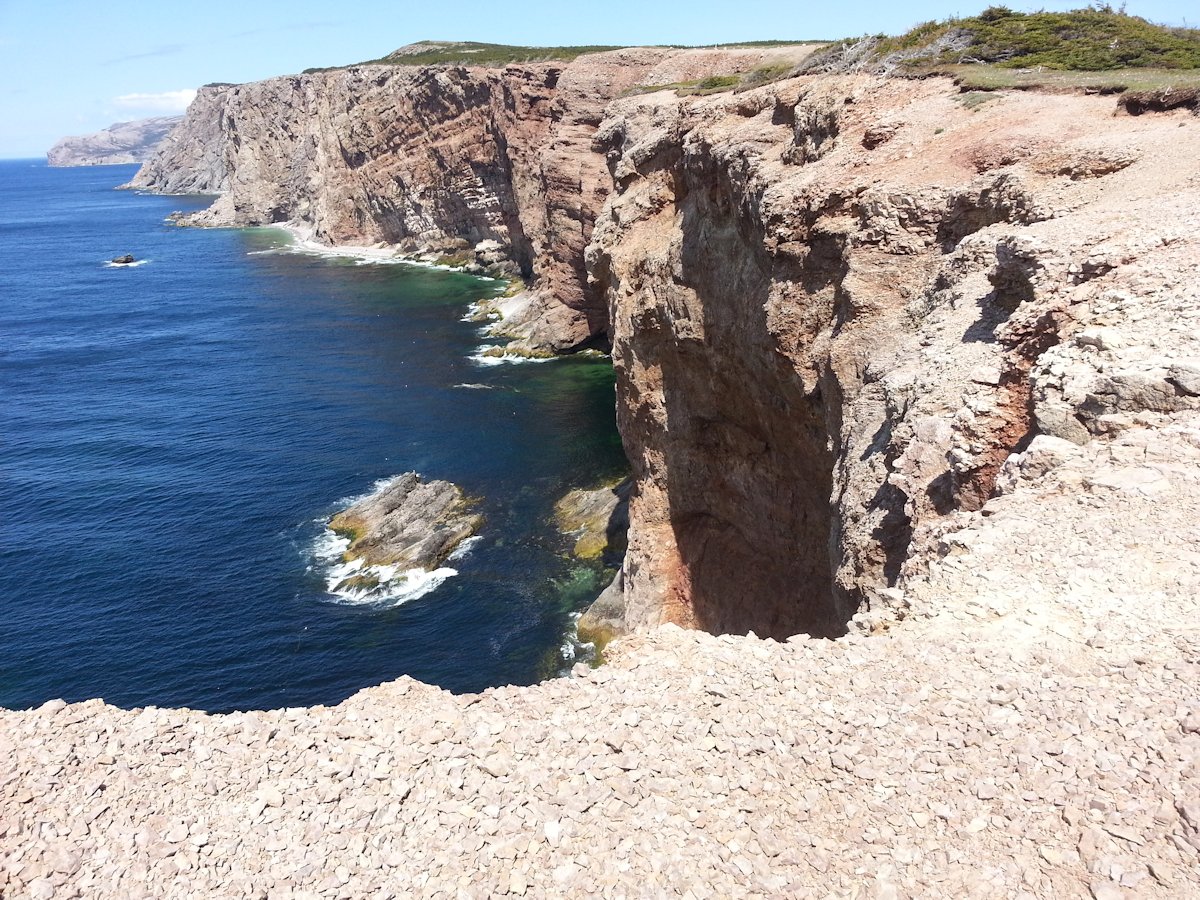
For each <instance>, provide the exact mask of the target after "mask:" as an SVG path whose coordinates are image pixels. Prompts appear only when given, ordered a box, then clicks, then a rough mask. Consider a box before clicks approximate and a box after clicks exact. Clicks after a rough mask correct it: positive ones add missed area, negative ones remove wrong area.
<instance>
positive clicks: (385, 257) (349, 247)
mask: <svg viewBox="0 0 1200 900" xmlns="http://www.w3.org/2000/svg"><path fill="white" fill-rule="evenodd" d="M263 227H266V228H275V229H278V230H279V231H285V232H287V233H288V234H289V235H290V236H291V242H290V243H289V244H287V245H286V246H283V247H276V248H272V249H271V250H252V251H250V253H249V254H248V255H258V254H264V255H265V254H267V253H303V254H307V255H310V256H324V257H328V258H330V259H352V260H354V263H355V265H359V266H378V265H405V266H420V267H421V268H424V269H440V270H441V271H443V272H461V271H463V269H462V268H461V267H460V266H447V265H444V264H441V263H438V262H435V261H434V260H435V259H436V257H434V256H433V255H432V254H428V253H427V254H415V253H412V252H410V251H405V250H401V249H400V248H399V247H397V246H394V245H390V244H382V243H381V244H376V245H375V246H373V247H366V246H361V245H355V244H340V245H338V246H336V247H331V246H329V245H328V244H322V243H321V242H320V241H317V240H315V239H314V237H313V230H312V228H310V227H306V226H301V225H296V224H294V223H291V222H280V223H276V224H274V225H267V226H263ZM474 277H475V278H477V279H479V280H480V281H498V280H499V279H496V278H486V277H484V276H481V275H475V276H474Z"/></svg>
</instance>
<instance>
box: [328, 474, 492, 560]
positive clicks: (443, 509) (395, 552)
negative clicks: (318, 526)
mask: <svg viewBox="0 0 1200 900" xmlns="http://www.w3.org/2000/svg"><path fill="white" fill-rule="evenodd" d="M482 521H483V517H482V516H481V515H479V514H478V513H474V512H471V509H470V502H469V501H468V500H467V498H466V497H464V496H463V492H462V490H461V489H460V488H459V487H458V486H456V485H453V484H451V483H450V482H448V481H422V480H421V476H420V475H418V474H417V473H416V472H406V473H405V474H403V475H399V476H397V477H396V478H393V479H392V480H391V481H389V482H387V483H386V484H384V485H382V486H381V487H380V488H379V489H378V490H376V491H374V492H373V493H372V494H371V495H370V496H368V497H365V498H363V499H362V500H359V501H358V502H357V503H355V504H354V505H352V506H350V507H349V508H347V509H345V510H343V511H342V512H340V513H338V514H337V515H335V516H334V517H333V518H332V519H330V521H329V528H330V529H331V530H332V531H333V532H334V533H335V534H338V535H341V536H343V537H345V538H347V539H349V541H350V545H349V546H348V547H347V548H346V551H345V554H344V557H345V559H346V561H347V562H350V561H353V560H359V559H361V560H362V561H363V564H364V565H366V566H397V567H398V568H400V569H416V568H421V569H426V570H430V571H431V570H433V569H435V568H437V566H439V565H440V564H441V563H442V562H444V561H445V559H446V557H448V556H449V555H450V554H451V553H453V552H454V550H455V549H456V548H457V547H458V545H459V544H461V543H462V542H463V541H464V540H466V539H467V538H469V537H470V536H471V535H472V534H474V533H475V531H476V529H478V528H479V525H480V523H481V522H482Z"/></svg>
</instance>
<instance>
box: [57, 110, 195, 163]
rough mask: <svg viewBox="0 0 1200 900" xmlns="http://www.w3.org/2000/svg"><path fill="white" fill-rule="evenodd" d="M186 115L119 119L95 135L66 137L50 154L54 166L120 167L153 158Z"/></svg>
mask: <svg viewBox="0 0 1200 900" xmlns="http://www.w3.org/2000/svg"><path fill="white" fill-rule="evenodd" d="M182 121H183V116H157V117H155V118H152V119H139V120H137V121H136V122H117V123H116V124H115V125H110V126H108V127H107V128H105V129H104V130H103V131H98V132H96V133H95V134H84V135H78V136H76V137H65V138H63V139H62V140H60V141H59V142H58V143H56V144H55V145H54V146H53V147H51V148H50V150H49V151H48V152H47V153H46V161H47V162H48V163H49V164H50V165H52V166H117V165H128V164H129V163H140V162H144V161H145V160H147V159H149V158H150V156H151V155H152V154H153V153H154V151H155V150H156V149H157V148H158V145H159V144H160V143H162V140H163V138H165V137H166V136H167V134H168V132H170V130H171V129H172V128H174V127H175V126H176V125H178V124H179V123H180V122H182Z"/></svg>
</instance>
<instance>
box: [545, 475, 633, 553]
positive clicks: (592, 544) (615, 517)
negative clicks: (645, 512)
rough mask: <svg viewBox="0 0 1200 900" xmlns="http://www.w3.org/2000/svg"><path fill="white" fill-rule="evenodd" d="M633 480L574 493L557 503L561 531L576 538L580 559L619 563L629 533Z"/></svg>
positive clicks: (556, 517) (555, 509)
mask: <svg viewBox="0 0 1200 900" xmlns="http://www.w3.org/2000/svg"><path fill="white" fill-rule="evenodd" d="M632 489H633V481H632V479H629V478H625V479H623V480H622V481H620V482H618V483H617V484H614V485H606V486H605V487H601V488H596V489H593V490H575V491H571V492H570V493H569V494H567V495H566V496H565V497H563V498H562V499H561V500H559V501H558V502H557V503H556V504H554V520H555V522H556V523H557V524H558V527H559V530H561V531H562V532H563V533H564V534H570V535H573V536H574V537H575V546H574V548H573V550H572V553H573V554H574V555H575V556H577V557H578V558H579V559H595V560H602V561H604V562H606V563H614V562H619V561H620V557H621V556H622V555H624V553H625V545H626V537H625V535H626V532H627V531H628V530H629V492H630V491H631V490H632Z"/></svg>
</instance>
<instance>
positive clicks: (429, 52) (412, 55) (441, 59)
mask: <svg viewBox="0 0 1200 900" xmlns="http://www.w3.org/2000/svg"><path fill="white" fill-rule="evenodd" d="M802 43H825V42H824V41H808V42H805V41H742V42H740V43H735V44H713V45H711V46H713V47H785V46H788V45H790V44H802ZM662 46H666V47H669V48H670V49H683V47H684V45H682V44H670V45H662ZM620 49H622V48H621V47H619V46H609V45H607V44H582V45H573V46H565V47H524V46H514V45H511V44H485V43H480V42H478V41H418V42H417V43H415V44H408V45H407V46H405V47H401V48H400V49H399V50H396V51H395V52H393V53H389V54H388V55H387V56H383V57H380V58H379V59H371V60H366V61H365V62H360V63H352V64H351V65H356V66H370V65H386V66H437V65H464V66H506V65H508V64H509V63H523V62H543V61H550V60H554V61H556V62H570V61H571V60H573V59H575V58H577V57H580V56H583V55H585V54H587V53H603V52H604V51H606V50H620ZM349 67H350V66H327V67H323V68H313V69H305V70H304V71H305V73H310V72H325V71H329V70H330V69H346V68H349Z"/></svg>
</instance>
